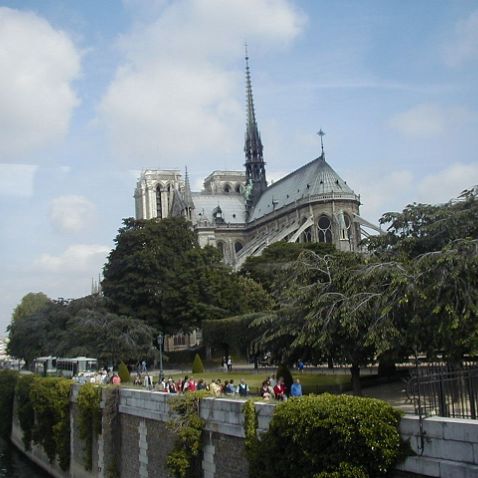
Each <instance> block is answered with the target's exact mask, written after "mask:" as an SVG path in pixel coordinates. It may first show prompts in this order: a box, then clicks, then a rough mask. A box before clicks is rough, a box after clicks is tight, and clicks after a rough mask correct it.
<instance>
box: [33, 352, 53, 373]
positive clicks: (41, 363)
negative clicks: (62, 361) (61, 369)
mask: <svg viewBox="0 0 478 478" xmlns="http://www.w3.org/2000/svg"><path fill="white" fill-rule="evenodd" d="M56 361H57V358H56V357H52V356H51V355H49V356H48V357H37V358H36V359H34V360H33V372H34V373H37V374H38V375H43V376H44V377H48V376H50V375H56V372H57V370H56Z"/></svg>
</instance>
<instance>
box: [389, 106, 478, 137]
mask: <svg viewBox="0 0 478 478" xmlns="http://www.w3.org/2000/svg"><path fill="white" fill-rule="evenodd" d="M471 116H472V114H471V113H470V112H469V111H468V110H467V109H466V108H464V107H460V106H451V107H444V106H440V105H436V104H431V103H430V104H428V103H427V104H419V105H416V106H414V107H413V108H410V109H409V110H407V111H404V112H402V113H398V114H397V115H395V116H393V117H392V118H391V119H390V120H389V126H390V127H391V128H393V129H396V130H397V131H399V132H400V133H402V134H403V135H405V136H409V137H413V138H432V137H434V136H437V135H440V134H443V133H444V132H445V131H447V130H450V128H453V127H457V126H460V125H461V124H463V123H464V122H466V121H467V120H468V119H469V118H470V117H471Z"/></svg>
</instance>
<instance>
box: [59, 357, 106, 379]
mask: <svg viewBox="0 0 478 478" xmlns="http://www.w3.org/2000/svg"><path fill="white" fill-rule="evenodd" d="M56 370H57V375H61V376H63V377H68V378H71V377H74V376H75V375H78V374H80V373H82V374H83V373H88V372H96V371H97V370H98V359H95V358H89V357H74V358H57V359H56Z"/></svg>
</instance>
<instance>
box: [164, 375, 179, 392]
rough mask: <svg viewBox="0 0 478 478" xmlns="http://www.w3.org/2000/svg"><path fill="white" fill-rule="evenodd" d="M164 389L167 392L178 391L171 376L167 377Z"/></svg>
mask: <svg viewBox="0 0 478 478" xmlns="http://www.w3.org/2000/svg"><path fill="white" fill-rule="evenodd" d="M166 389H167V391H168V392H169V393H178V389H177V388H176V384H175V383H174V380H173V377H169V378H168V382H167V384H166Z"/></svg>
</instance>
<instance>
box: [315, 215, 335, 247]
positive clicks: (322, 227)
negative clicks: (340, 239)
mask: <svg viewBox="0 0 478 478" xmlns="http://www.w3.org/2000/svg"><path fill="white" fill-rule="evenodd" d="M317 228H318V232H319V242H332V224H331V222H330V219H329V217H328V216H326V215H325V214H323V215H322V216H320V217H319V222H318V224H317Z"/></svg>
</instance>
